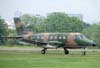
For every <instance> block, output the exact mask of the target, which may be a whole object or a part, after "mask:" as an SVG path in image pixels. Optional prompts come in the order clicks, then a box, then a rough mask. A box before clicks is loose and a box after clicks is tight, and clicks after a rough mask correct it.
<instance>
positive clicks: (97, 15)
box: [0, 0, 100, 22]
mask: <svg viewBox="0 0 100 68" xmlns="http://www.w3.org/2000/svg"><path fill="white" fill-rule="evenodd" d="M16 11H17V13H16ZM20 12H21V13H31V14H40V15H43V16H44V15H47V14H48V13H51V12H65V13H70V14H83V20H84V21H85V22H94V21H100V0H0V16H2V17H3V18H4V19H6V20H7V21H11V20H13V17H14V16H16V15H20V14H21V13H20Z"/></svg>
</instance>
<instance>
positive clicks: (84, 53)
mask: <svg viewBox="0 0 100 68" xmlns="http://www.w3.org/2000/svg"><path fill="white" fill-rule="evenodd" d="M86 50H87V49H86V47H84V49H83V51H82V55H86Z"/></svg>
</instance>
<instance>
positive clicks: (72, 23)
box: [21, 12, 89, 33]
mask: <svg viewBox="0 0 100 68" xmlns="http://www.w3.org/2000/svg"><path fill="white" fill-rule="evenodd" d="M21 19H22V20H23V22H24V24H25V25H26V27H27V28H29V29H32V30H33V32H36V33H38V32H81V31H82V30H83V29H84V28H87V27H88V26H89V24H86V23H85V22H83V21H82V20H80V19H79V18H78V17H70V16H68V15H67V14H65V13H62V12H54V13H50V14H48V15H47V16H46V17H43V16H40V15H29V14H25V15H23V16H21Z"/></svg>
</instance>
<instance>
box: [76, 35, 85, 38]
mask: <svg viewBox="0 0 100 68" xmlns="http://www.w3.org/2000/svg"><path fill="white" fill-rule="evenodd" d="M75 38H78V39H87V38H86V37H85V36H84V35H75Z"/></svg>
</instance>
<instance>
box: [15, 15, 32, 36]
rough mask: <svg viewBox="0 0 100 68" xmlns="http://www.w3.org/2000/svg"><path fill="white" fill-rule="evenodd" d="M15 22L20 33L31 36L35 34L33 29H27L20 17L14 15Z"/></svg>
mask: <svg viewBox="0 0 100 68" xmlns="http://www.w3.org/2000/svg"><path fill="white" fill-rule="evenodd" d="M14 23H15V27H16V31H17V34H18V35H24V36H31V35H32V34H33V32H32V31H31V30H27V29H26V27H25V25H24V24H23V23H22V21H21V19H20V18H19V17H14Z"/></svg>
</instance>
